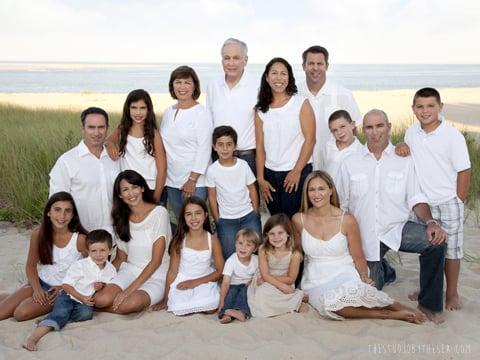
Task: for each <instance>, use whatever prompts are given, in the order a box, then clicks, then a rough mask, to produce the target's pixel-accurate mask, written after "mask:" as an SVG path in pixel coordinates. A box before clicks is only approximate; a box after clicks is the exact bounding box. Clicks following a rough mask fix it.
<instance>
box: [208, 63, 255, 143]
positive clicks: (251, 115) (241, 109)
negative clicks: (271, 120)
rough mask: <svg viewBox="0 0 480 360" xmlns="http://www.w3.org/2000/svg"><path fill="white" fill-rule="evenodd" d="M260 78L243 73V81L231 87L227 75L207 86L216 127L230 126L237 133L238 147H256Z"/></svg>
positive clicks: (209, 107) (209, 108) (209, 103)
mask: <svg viewBox="0 0 480 360" xmlns="http://www.w3.org/2000/svg"><path fill="white" fill-rule="evenodd" d="M259 85H260V81H259V79H254V78H252V77H251V76H250V75H249V74H248V73H246V72H245V73H244V74H243V75H242V78H241V79H240V81H239V82H238V83H237V84H236V85H235V86H234V87H233V88H231V89H230V88H229V87H228V85H227V83H226V82H225V76H221V77H218V78H216V79H213V80H212V81H211V82H210V83H209V84H208V86H207V91H206V93H207V108H208V110H209V111H210V113H211V115H212V119H213V123H214V127H217V126H220V125H228V126H231V127H233V128H234V129H235V131H236V132H237V135H238V140H237V149H238V150H250V149H255V111H254V110H253V108H254V107H255V104H256V103H257V96H258V89H259Z"/></svg>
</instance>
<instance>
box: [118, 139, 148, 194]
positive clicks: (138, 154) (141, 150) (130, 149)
mask: <svg viewBox="0 0 480 360" xmlns="http://www.w3.org/2000/svg"><path fill="white" fill-rule="evenodd" d="M120 168H121V170H122V171H123V170H135V171H136V172H138V173H139V174H140V175H142V176H143V177H144V178H145V180H146V181H147V184H148V187H149V188H150V189H151V190H154V189H155V181H156V179H157V165H156V163H155V158H154V157H153V156H152V155H150V154H149V153H147V150H145V145H144V144H143V137H141V138H137V137H134V136H131V135H128V136H127V143H126V144H125V155H124V156H121V157H120Z"/></svg>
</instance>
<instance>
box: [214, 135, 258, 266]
mask: <svg viewBox="0 0 480 360" xmlns="http://www.w3.org/2000/svg"><path fill="white" fill-rule="evenodd" d="M212 140H213V142H212V144H213V148H214V150H215V151H216V152H217V154H218V160H217V161H215V162H214V163H213V164H212V165H210V166H209V167H208V170H207V174H206V186H207V187H208V202H209V204H210V209H211V211H212V215H213V218H214V219H215V223H216V224H217V234H218V237H219V239H220V243H221V244H222V251H223V257H224V258H225V259H228V258H229V257H230V255H232V254H233V253H234V252H235V235H236V234H237V232H238V231H239V230H240V229H243V228H252V229H254V230H255V231H257V233H258V234H261V231H262V230H261V223H260V217H259V215H258V193H257V189H256V187H255V180H256V179H255V176H254V175H253V172H252V170H251V169H250V167H249V166H248V164H247V162H246V161H244V160H242V159H238V158H237V157H235V156H234V151H235V149H236V147H237V133H236V131H235V130H234V129H233V128H232V127H230V126H219V127H217V128H215V130H214V131H213V138H212Z"/></svg>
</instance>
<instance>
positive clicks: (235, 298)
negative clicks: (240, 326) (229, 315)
mask: <svg viewBox="0 0 480 360" xmlns="http://www.w3.org/2000/svg"><path fill="white" fill-rule="evenodd" d="M230 309H232V310H240V311H241V312H243V313H244V314H245V317H246V318H249V317H251V316H252V314H250V307H249V306H248V302H247V286H246V285H245V284H239V285H230V287H229V288H228V292H227V295H226V296H225V301H224V303H223V309H220V312H219V313H218V317H219V318H220V319H221V318H222V317H223V315H224V314H225V310H230Z"/></svg>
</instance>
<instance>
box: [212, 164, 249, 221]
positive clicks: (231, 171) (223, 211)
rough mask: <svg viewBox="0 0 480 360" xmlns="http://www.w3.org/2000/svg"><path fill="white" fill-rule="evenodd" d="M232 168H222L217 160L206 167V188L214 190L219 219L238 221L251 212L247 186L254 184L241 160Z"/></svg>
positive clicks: (246, 166) (246, 165)
mask: <svg viewBox="0 0 480 360" xmlns="http://www.w3.org/2000/svg"><path fill="white" fill-rule="evenodd" d="M235 159H236V163H235V165H233V166H223V165H221V164H220V162H219V161H218V160H217V161H215V162H214V163H213V164H212V165H210V166H209V167H208V170H207V177H206V186H208V187H211V188H215V190H216V191H217V202H218V208H219V213H220V217H221V218H222V219H238V218H241V217H242V216H245V215H247V214H249V213H251V212H252V211H253V206H252V202H251V199H250V192H249V191H248V188H247V186H248V185H251V184H253V183H255V176H254V175H253V172H252V170H251V169H250V167H249V166H248V164H247V162H246V161H244V160H242V159H238V158H235Z"/></svg>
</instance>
